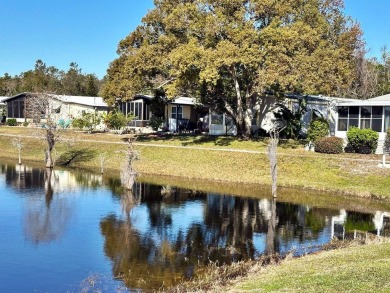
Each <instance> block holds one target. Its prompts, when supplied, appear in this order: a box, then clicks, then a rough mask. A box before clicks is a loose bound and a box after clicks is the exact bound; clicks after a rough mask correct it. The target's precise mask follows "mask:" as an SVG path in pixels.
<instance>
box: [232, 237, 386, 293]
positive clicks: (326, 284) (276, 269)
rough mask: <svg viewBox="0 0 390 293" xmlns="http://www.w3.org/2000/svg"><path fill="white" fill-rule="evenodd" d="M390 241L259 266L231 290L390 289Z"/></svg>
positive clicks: (317, 290) (340, 290) (364, 290)
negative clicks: (278, 263)
mask: <svg viewBox="0 0 390 293" xmlns="http://www.w3.org/2000/svg"><path fill="white" fill-rule="evenodd" d="M389 268H390V243H381V244H370V245H363V246H357V247H351V248H342V249H338V250H332V251H325V252H320V253H318V254H314V255H309V256H305V257H301V258H296V259H290V260H285V261H283V262H282V263H281V264H280V265H271V266H268V267H263V268H260V269H259V268H258V269H257V270H256V272H255V273H250V274H249V276H248V277H247V278H246V279H245V280H241V281H239V283H238V284H236V285H235V286H233V288H230V291H232V292H390V269H389Z"/></svg>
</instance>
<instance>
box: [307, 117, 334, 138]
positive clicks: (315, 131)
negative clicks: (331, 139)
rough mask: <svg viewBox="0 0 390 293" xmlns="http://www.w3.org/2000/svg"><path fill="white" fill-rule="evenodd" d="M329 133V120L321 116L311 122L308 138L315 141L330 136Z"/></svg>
mask: <svg viewBox="0 0 390 293" xmlns="http://www.w3.org/2000/svg"><path fill="white" fill-rule="evenodd" d="M328 134H329V122H328V121H327V120H326V119H324V118H320V119H317V120H313V121H312V122H310V124H309V129H308V130H307V138H308V139H309V140H310V141H312V142H315V141H316V140H317V139H320V138H323V137H326V136H328Z"/></svg>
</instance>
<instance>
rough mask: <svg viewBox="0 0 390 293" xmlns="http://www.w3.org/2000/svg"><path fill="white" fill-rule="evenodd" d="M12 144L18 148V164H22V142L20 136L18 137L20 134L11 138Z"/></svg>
mask: <svg viewBox="0 0 390 293" xmlns="http://www.w3.org/2000/svg"><path fill="white" fill-rule="evenodd" d="M12 145H13V146H14V147H16V149H17V150H18V157H19V161H18V163H19V165H21V164H22V149H23V145H24V144H23V142H22V138H21V137H20V135H19V136H18V138H14V139H13V140H12Z"/></svg>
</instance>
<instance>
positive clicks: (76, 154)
mask: <svg viewBox="0 0 390 293" xmlns="http://www.w3.org/2000/svg"><path fill="white" fill-rule="evenodd" d="M95 156H96V152H95V151H94V150H90V149H71V150H68V151H66V152H65V153H63V154H61V155H60V157H59V158H58V159H57V161H56V164H57V165H59V166H72V165H75V164H77V163H82V162H87V161H90V160H92V159H93V158H95Z"/></svg>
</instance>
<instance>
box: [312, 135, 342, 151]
mask: <svg viewBox="0 0 390 293" xmlns="http://www.w3.org/2000/svg"><path fill="white" fill-rule="evenodd" d="M343 144H344V140H343V139H342V138H340V137H335V136H330V137H323V138H320V139H318V140H317V141H316V146H315V151H316V152H318V153H325V154H341V153H342V152H343Z"/></svg>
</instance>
